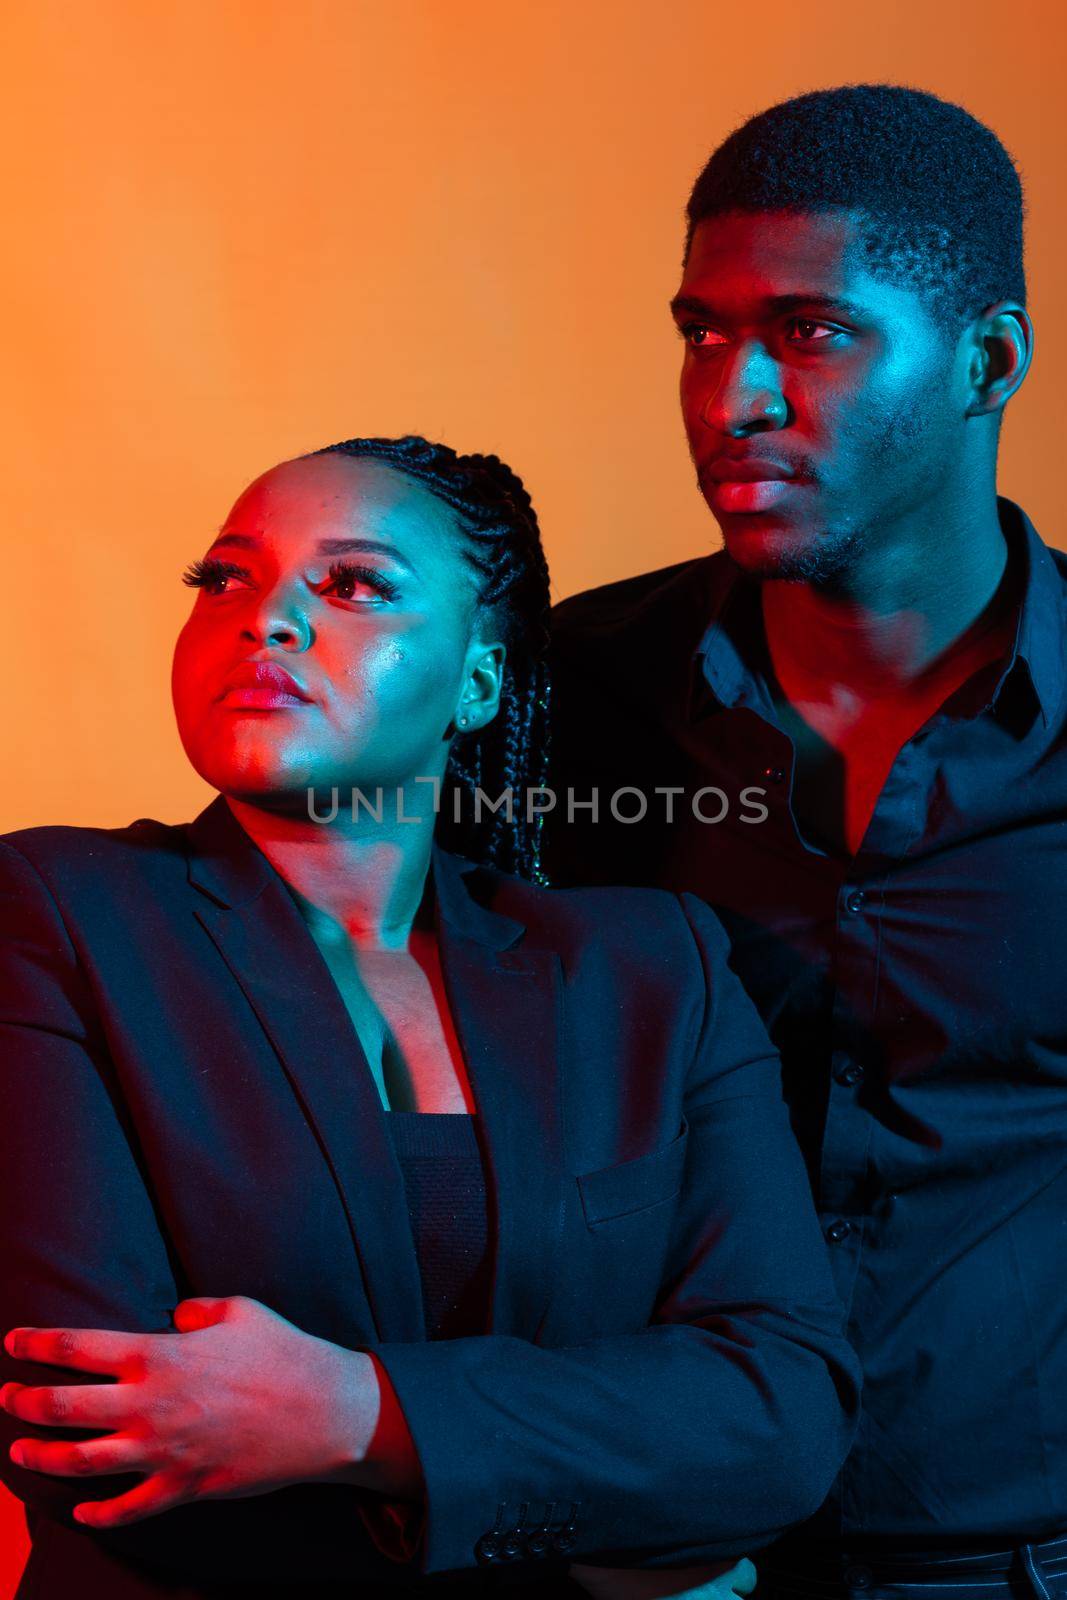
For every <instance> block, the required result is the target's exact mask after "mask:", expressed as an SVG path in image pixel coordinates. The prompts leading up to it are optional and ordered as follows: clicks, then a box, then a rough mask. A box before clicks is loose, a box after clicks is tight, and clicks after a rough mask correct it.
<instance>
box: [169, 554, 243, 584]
mask: <svg viewBox="0 0 1067 1600" xmlns="http://www.w3.org/2000/svg"><path fill="white" fill-rule="evenodd" d="M249 575H250V574H249V571H248V568H247V567H239V566H238V565H237V563H236V562H234V561H220V560H219V559H218V557H217V556H204V557H203V558H202V559H199V560H197V561H190V563H189V565H188V566H187V567H186V569H185V571H184V572H183V573H182V582H183V583H187V584H188V585H189V586H190V588H193V589H203V588H205V587H207V585H209V584H212V583H218V582H220V581H221V580H222V579H223V578H247V577H249Z"/></svg>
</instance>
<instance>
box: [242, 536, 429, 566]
mask: <svg viewBox="0 0 1067 1600" xmlns="http://www.w3.org/2000/svg"><path fill="white" fill-rule="evenodd" d="M262 544H263V540H262V539H260V538H257V537H256V535H255V534H251V533H220V534H219V536H218V538H217V539H216V540H215V541H214V543H213V544H212V546H211V548H212V550H218V549H220V548H221V546H223V545H229V546H230V547H231V548H236V549H240V550H258V549H260V548H261V546H262ZM315 549H316V551H317V552H318V554H319V555H320V556H343V555H351V554H353V553H363V554H366V555H377V556H389V557H390V558H391V559H392V560H393V561H395V562H396V563H397V564H398V565H399V566H401V567H405V568H406V569H407V571H408V572H414V570H415V569H414V567H413V566H412V565H411V562H410V561H409V560H408V559H407V557H406V556H402V555H401V554H400V551H399V550H398V549H397V548H396V546H395V545H392V544H385V543H383V542H382V541H381V540H380V539H320V540H319V542H318V544H317V545H316V546H315Z"/></svg>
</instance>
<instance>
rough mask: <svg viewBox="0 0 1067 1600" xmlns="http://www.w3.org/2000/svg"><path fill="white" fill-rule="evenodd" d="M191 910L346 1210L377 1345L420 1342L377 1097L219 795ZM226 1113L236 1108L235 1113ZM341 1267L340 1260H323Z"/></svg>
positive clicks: (399, 1196)
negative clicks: (268, 1048)
mask: <svg viewBox="0 0 1067 1600" xmlns="http://www.w3.org/2000/svg"><path fill="white" fill-rule="evenodd" d="M189 836H190V842H191V844H192V847H193V849H192V854H191V856H190V870H189V876H190V880H191V881H192V882H193V883H194V885H195V886H196V887H197V888H199V889H201V890H202V891H203V892H204V894H205V896H206V897H207V896H210V898H206V897H205V899H204V900H203V902H202V904H201V905H199V906H198V907H197V909H196V917H197V920H198V921H199V922H200V923H201V925H202V926H203V927H204V928H205V929H206V931H207V933H208V934H209V935H210V937H211V939H212V940H213V941H214V943H215V945H216V946H217V948H218V950H219V952H220V954H221V955H222V958H223V960H224V961H225V962H226V965H227V966H228V967H229V969H230V971H231V972H232V974H233V976H234V978H235V979H236V980H237V982H238V983H239V984H240V986H241V988H242V989H243V991H244V993H245V995H246V996H247V998H248V1001H249V1003H250V1004H251V1006H252V1008H253V1010H254V1011H255V1013H256V1016H257V1017H258V1019H259V1021H260V1023H261V1024H262V1026H263V1029H264V1031H265V1032H266V1034H267V1036H268V1037H269V1039H270V1040H271V1043H272V1044H273V1046H274V1048H275V1050H276V1052H277V1054H278V1058H279V1060H280V1062H281V1065H282V1068H283V1070H284V1072H285V1074H286V1077H287V1078H288V1080H289V1083H290V1085H291V1087H292V1090H293V1093H294V1095H295V1096H296V1099H297V1101H298V1102H299V1105H300V1108H301V1110H302V1112H303V1114H304V1116H305V1117H306V1118H307V1120H308V1122H309V1123H310V1125H311V1127H312V1129H313V1130H314V1133H315V1136H316V1138H317V1140H318V1142H319V1146H320V1148H321V1150H322V1154H323V1157H324V1159H325V1161H326V1164H327V1166H328V1167H329V1169H330V1173H331V1175H332V1177H333V1180H334V1183H335V1184H336V1186H337V1190H338V1193H339V1196H340V1200H341V1203H342V1205H343V1206H344V1209H345V1214H346V1217H347V1220H348V1224H349V1228H350V1230H351V1234H352V1242H353V1245H354V1248H355V1255H356V1258H357V1260H358V1266H359V1269H360V1272H361V1284H360V1288H361V1290H362V1292H363V1293H364V1294H365V1297H366V1300H367V1303H368V1305H369V1308H370V1312H371V1316H372V1318H373V1321H374V1327H375V1330H376V1332H377V1336H378V1338H379V1339H380V1340H382V1341H385V1340H397V1341H407V1340H417V1339H421V1338H423V1337H424V1322H423V1304H422V1287H421V1283H420V1279H419V1270H418V1262H417V1260H416V1257H415V1247H414V1243H413V1240H412V1236H411V1229H410V1225H409V1223H408V1213H407V1201H406V1195H405V1191H404V1180H403V1174H402V1173H401V1171H400V1167H399V1165H398V1163H397V1160H396V1157H395V1155H394V1153H393V1148H392V1142H391V1140H390V1137H389V1132H388V1129H387V1128H386V1125H385V1115H386V1113H385V1112H384V1111H383V1109H382V1105H381V1101H380V1099H379V1097H378V1090H377V1087H376V1086H375V1083H374V1079H373V1077H372V1075H371V1071H370V1068H369V1066H368V1064H367V1060H366V1057H365V1056H364V1054H363V1050H362V1048H361V1046H360V1043H359V1039H358V1037H357V1035H356V1032H355V1029H354V1028H353V1026H352V1023H351V1020H350V1018H349V1016H348V1012H347V1011H346V1009H345V1005H344V1002H343V1001H342V999H341V997H340V994H339V993H338V990H337V985H336V984H335V982H334V980H333V977H332V975H331V973H330V970H329V968H328V967H327V965H326V963H325V961H324V960H323V958H322V956H321V955H320V953H319V950H318V947H317V945H316V944H315V941H314V939H313V938H312V937H311V934H310V933H309V931H308V929H307V926H306V924H305V923H304V920H303V918H302V917H301V915H300V912H299V911H298V910H297V907H296V905H295V903H294V902H293V899H292V897H291V896H290V894H289V892H288V890H287V889H286V887H285V883H284V881H283V879H282V878H281V877H280V876H279V874H278V873H276V872H275V870H274V868H273V867H272V866H271V864H270V862H269V861H268V860H267V859H266V857H265V856H264V855H263V853H262V852H261V851H260V850H259V849H257V847H256V846H255V845H254V844H253V842H252V840H251V839H250V838H249V836H248V835H247V834H246V833H245V831H244V829H243V828H242V827H241V826H240V824H239V823H238V822H237V820H236V818H235V817H234V815H233V813H232V812H231V811H230V809H229V806H227V805H226V802H225V800H224V799H223V798H222V797H221V796H220V797H219V799H217V800H215V801H212V803H211V804H210V805H209V806H208V807H207V808H206V810H205V811H203V812H201V814H200V816H199V817H197V818H196V820H195V822H193V823H192V824H190V828H189ZM235 1109H236V1108H235ZM323 1265H324V1270H329V1271H341V1270H344V1263H341V1262H329V1263H324V1264H323Z"/></svg>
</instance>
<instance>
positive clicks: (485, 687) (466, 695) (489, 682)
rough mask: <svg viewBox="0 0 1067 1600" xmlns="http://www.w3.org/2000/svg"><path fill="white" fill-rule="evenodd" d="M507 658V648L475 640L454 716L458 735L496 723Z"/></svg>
mask: <svg viewBox="0 0 1067 1600" xmlns="http://www.w3.org/2000/svg"><path fill="white" fill-rule="evenodd" d="M506 656H507V649H506V647H505V646H504V645H503V644H501V643H499V641H498V642H496V643H494V644H485V643H484V642H483V641H482V640H480V639H476V640H473V641H472V643H471V645H470V648H469V649H468V651H467V660H466V665H465V670H464V674H463V682H462V684H461V685H460V692H459V700H458V701H457V703H456V709H455V711H454V712H453V714H452V722H453V725H454V727H455V730H456V732H457V733H477V732H478V731H479V730H480V729H481V728H484V727H485V726H486V724H487V723H489V722H492V720H493V718H494V717H495V716H496V714H497V712H498V711H499V710H500V692H501V689H502V687H503V682H504V661H505V658H506Z"/></svg>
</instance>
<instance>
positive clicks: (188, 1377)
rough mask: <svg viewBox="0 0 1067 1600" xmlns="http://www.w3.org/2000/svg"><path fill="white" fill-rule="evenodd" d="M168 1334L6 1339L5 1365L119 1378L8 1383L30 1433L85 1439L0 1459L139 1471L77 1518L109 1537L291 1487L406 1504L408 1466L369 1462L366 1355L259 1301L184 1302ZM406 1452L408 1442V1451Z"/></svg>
mask: <svg viewBox="0 0 1067 1600" xmlns="http://www.w3.org/2000/svg"><path fill="white" fill-rule="evenodd" d="M174 1326H175V1328H176V1329H177V1330H178V1331H177V1333H162V1334H159V1333H156V1334H130V1333H113V1332H102V1331H96V1330H91V1329H82V1328H15V1329H13V1330H12V1331H11V1332H10V1333H9V1334H8V1335H7V1337H6V1339H5V1340H4V1347H5V1349H6V1350H7V1352H8V1354H9V1355H12V1356H15V1357H17V1358H19V1359H22V1360H25V1361H36V1362H39V1363H41V1364H43V1365H45V1366H58V1367H72V1368H76V1369H77V1370H78V1371H81V1372H91V1373H98V1374H100V1375H101V1376H104V1377H107V1378H117V1379H118V1380H119V1381H118V1382H117V1383H112V1382H105V1383H99V1384H86V1385H70V1384H66V1385H63V1386H57V1387H51V1386H49V1387H47V1388H30V1387H27V1386H26V1385H24V1384H19V1383H7V1384H5V1385H4V1386H3V1388H2V1389H0V1405H2V1406H3V1408H4V1410H5V1411H7V1412H9V1413H10V1414H11V1415H12V1416H15V1417H19V1418H21V1419H22V1420H23V1421H24V1422H31V1423H34V1424H35V1425H37V1426H39V1427H40V1426H43V1427H46V1428H48V1427H56V1428H93V1429H98V1430H100V1433H101V1435H103V1436H102V1437H100V1438H95V1439H82V1440H79V1441H78V1442H77V1443H65V1442H52V1441H50V1440H49V1441H45V1440H41V1439H19V1440H17V1441H16V1442H15V1444H13V1445H12V1447H11V1459H12V1460H13V1461H14V1462H15V1463H16V1464H17V1465H19V1466H22V1467H28V1468H29V1469H30V1470H31V1471H34V1472H46V1473H51V1474H54V1475H56V1476H59V1477H79V1478H81V1477H93V1476H96V1475H98V1474H100V1475H106V1474H108V1473H124V1472H139V1473H144V1474H145V1477H144V1481H143V1482H141V1483H139V1484H138V1485H137V1486H136V1487H135V1488H133V1489H131V1490H129V1491H128V1492H127V1493H125V1494H121V1495H118V1496H116V1497H115V1498H113V1499H111V1500H99V1501H87V1502H84V1503H83V1504H81V1505H78V1506H76V1507H75V1509H74V1516H75V1517H76V1518H77V1520H78V1521H79V1522H82V1523H84V1524H85V1525H86V1526H87V1527H90V1528H116V1527H121V1526H123V1525H124V1524H126V1523H129V1522H137V1521H140V1520H141V1519H142V1518H144V1517H151V1516H155V1515H157V1514H158V1513H159V1512H161V1511H169V1510H170V1509H171V1508H172V1507H174V1506H179V1505H184V1504H185V1503H186V1502H188V1501H191V1500H203V1499H208V1500H219V1499H231V1498H239V1497H242V1496H247V1495H256V1494H265V1493H267V1491H268V1490H271V1489H278V1488H281V1487H282V1486H283V1485H285V1484H291V1483H339V1482H340V1483H355V1484H359V1485H361V1486H363V1487H365V1488H373V1489H376V1490H380V1491H382V1492H384V1493H387V1494H394V1495H397V1496H398V1497H403V1496H404V1495H406V1494H408V1495H409V1494H412V1493H416V1492H417V1481H418V1476H417V1457H416V1456H415V1452H414V1447H413V1446H411V1447H410V1450H409V1451H404V1450H403V1449H402V1448H401V1449H400V1450H397V1449H396V1441H395V1438H394V1439H393V1441H392V1442H393V1451H392V1454H390V1455H387V1454H385V1453H383V1452H381V1451H380V1450H379V1449H378V1444H379V1441H380V1438H381V1435H382V1432H383V1430H382V1428H381V1427H380V1419H381V1392H380V1388H379V1383H378V1378H377V1375H376V1370H375V1363H374V1362H373V1361H372V1359H371V1358H370V1356H369V1355H367V1354H365V1353H363V1352H361V1351H357V1350H345V1349H343V1348H342V1347H341V1346H340V1345H335V1344H330V1343H329V1342H328V1341H327V1340H325V1339H318V1338H316V1337H315V1336H314V1335H312V1334H309V1333H304V1332H302V1331H301V1329H299V1328H296V1327H294V1326H293V1324H292V1323H291V1322H287V1321H286V1320H285V1318H284V1317H280V1316H277V1315H276V1314H275V1313H274V1312H273V1311H270V1310H269V1309H268V1308H267V1307H266V1306H264V1305H261V1304H260V1303H259V1302H258V1301H257V1300H249V1299H245V1298H244V1297H243V1296H236V1297H234V1298H232V1299H225V1300H184V1301H182V1303H181V1305H180V1306H178V1308H177V1310H176V1311H175V1313H174ZM408 1444H409V1445H410V1438H409V1439H408Z"/></svg>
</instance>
